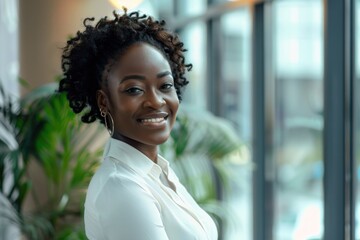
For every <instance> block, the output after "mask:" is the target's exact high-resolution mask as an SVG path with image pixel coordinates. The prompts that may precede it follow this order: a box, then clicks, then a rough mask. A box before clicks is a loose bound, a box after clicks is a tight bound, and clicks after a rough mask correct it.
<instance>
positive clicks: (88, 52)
mask: <svg viewBox="0 0 360 240" xmlns="http://www.w3.org/2000/svg"><path fill="white" fill-rule="evenodd" d="M124 10H125V13H124V14H122V15H119V14H117V13H116V12H114V13H113V14H114V19H113V20H108V19H107V17H104V18H101V19H100V20H99V21H98V22H97V23H96V24H95V26H92V25H91V22H93V21H94V20H95V19H94V18H86V19H85V20H84V22H83V24H84V26H85V30H84V31H83V32H80V31H78V32H77V33H76V36H75V37H72V38H71V39H69V40H68V41H67V45H66V47H65V48H64V49H63V54H62V70H63V77H62V79H61V80H60V84H59V92H66V94H67V99H68V100H69V104H70V107H71V108H72V109H73V111H74V112H75V113H80V112H82V111H83V110H84V109H86V110H85V113H83V115H82V117H81V120H82V121H83V122H85V123H91V122H94V121H95V120H96V119H99V120H100V122H102V123H104V120H103V118H102V117H101V115H100V110H99V108H98V106H97V101H96V91H97V90H99V89H100V86H101V84H102V83H106V82H104V81H106V79H107V74H108V72H109V68H111V65H112V64H113V63H114V62H115V61H116V60H117V59H118V57H119V56H121V54H122V53H123V52H124V51H125V50H126V49H127V48H128V47H129V46H131V45H132V44H134V43H138V42H145V43H148V44H150V45H152V46H154V47H156V48H157V49H158V50H160V51H161V52H162V53H163V55H164V56H165V58H166V59H167V60H168V62H169V64H170V67H171V70H172V74H173V77H174V85H175V89H176V93H177V95H178V98H179V100H181V93H182V89H183V87H184V86H185V85H187V84H188V81H187V79H186V77H185V76H184V75H185V72H186V71H190V70H191V68H192V65H191V64H186V63H185V58H184V54H183V53H184V52H185V51H186V49H184V47H183V46H184V44H183V43H182V42H181V41H180V40H179V38H178V36H177V35H176V34H175V33H172V32H170V31H169V30H167V29H165V28H164V26H165V21H156V20H154V19H153V18H152V17H150V16H147V15H145V14H142V15H140V13H139V12H132V13H129V14H128V13H127V11H126V9H124Z"/></svg>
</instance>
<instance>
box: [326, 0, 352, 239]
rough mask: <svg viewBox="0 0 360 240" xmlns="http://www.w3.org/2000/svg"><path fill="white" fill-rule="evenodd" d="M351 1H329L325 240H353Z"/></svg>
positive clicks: (327, 19)
mask: <svg viewBox="0 0 360 240" xmlns="http://www.w3.org/2000/svg"><path fill="white" fill-rule="evenodd" d="M350 1H351V0H344V1H338V0H326V1H324V11H325V14H324V16H325V19H324V24H325V28H324V29H325V38H324V39H325V73H324V76H325V79H324V98H325V99H324V109H325V110H324V111H325V112H324V119H325V123H324V170H325V171H324V173H325V176H324V224H325V226H324V239H326V240H338V239H346V240H350V239H354V234H353V232H354V229H353V226H351V225H352V224H353V220H351V215H353V214H352V213H350V212H351V211H352V210H354V209H353V204H352V203H351V202H352V184H351V183H352V181H351V179H352V172H351V170H350V168H351V165H352V164H353V161H354V160H353V156H352V137H351V132H352V120H351V119H352V111H351V102H352V100H351V98H352V96H351V85H352V80H351V74H349V73H351V70H349V69H351V67H350V68H349V67H347V66H348V65H349V64H350V65H351V64H352V63H351V62H352V61H351V58H350V57H349V53H350V51H349V50H351V49H348V48H349V47H350V46H349V43H350V42H351V41H350V42H349V37H350V36H351V35H352V33H351V32H352V31H349V30H351V28H349V24H350V22H351V21H349V19H347V18H348V17H349V16H348V15H347V14H348V12H346V10H347V7H348V5H347V4H349V3H350Z"/></svg>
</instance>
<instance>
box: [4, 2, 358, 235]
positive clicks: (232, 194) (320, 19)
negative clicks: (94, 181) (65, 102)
mask: <svg viewBox="0 0 360 240" xmlns="http://www.w3.org/2000/svg"><path fill="white" fill-rule="evenodd" d="M124 5H125V6H126V7H127V8H128V11H133V10H139V11H140V12H142V13H144V14H147V15H151V16H154V17H155V18H158V19H164V20H165V22H166V23H167V25H166V26H167V28H169V29H171V30H172V31H174V32H176V33H177V34H178V35H179V36H180V38H181V39H182V41H183V42H184V44H185V48H186V49H187V52H186V53H185V56H186V60H187V62H190V63H192V64H193V68H192V70H191V71H190V72H189V73H188V74H187V77H188V79H189V81H190V84H189V85H188V86H187V88H186V91H185V93H184V96H183V101H182V103H181V111H182V112H183V113H184V115H185V116H187V118H186V119H187V120H188V121H190V122H191V121H193V123H194V124H193V125H191V124H190V125H191V126H192V127H193V129H191V128H189V129H188V130H191V131H192V130H194V129H195V130H197V135H196V137H193V138H194V139H195V140H193V142H192V143H193V144H195V143H194V142H196V141H198V143H199V144H200V143H203V145H206V142H208V144H207V146H206V147H207V148H204V149H207V150H204V153H199V152H196V153H187V154H188V155H187V156H185V157H182V158H181V161H174V163H173V164H174V166H175V168H176V167H177V169H178V170H179V172H180V173H179V175H180V176H182V177H183V179H184V182H185V183H184V185H186V186H188V188H189V191H190V193H191V194H193V195H194V196H195V199H197V200H198V201H199V202H200V204H202V206H204V209H205V210H207V211H208V212H209V213H211V215H212V216H213V217H214V218H215V219H216V222H217V226H218V229H219V233H220V235H219V239H223V240H237V239H241V240H292V239H293V240H310V239H311V240H314V239H324V240H342V239H344V240H355V239H360V184H359V182H360V0H341V1H339V0H136V1H135V0H131V1H121V0H77V1H73V0H62V1H48V0H32V1H25V0H0V32H1V33H0V80H1V83H2V87H3V89H4V90H5V92H6V93H8V94H9V95H10V96H11V97H12V99H13V100H14V101H15V102H16V101H18V100H19V99H23V98H25V97H26V96H28V95H29V94H31V93H33V92H34V91H36V89H39V88H41V87H43V86H48V85H51V84H52V85H51V86H53V85H54V84H56V81H57V78H58V77H59V76H60V75H61V48H62V47H64V46H65V43H66V38H67V37H68V36H71V35H74V34H75V33H76V31H77V30H78V29H81V28H82V20H83V19H84V18H85V17H95V19H100V18H101V17H103V16H109V17H111V16H112V12H113V11H118V12H121V11H123V10H122V6H124ZM19 79H21V80H20V81H19ZM25 82H26V83H25ZM1 102H4V99H2V100H1V101H0V103H1ZM15 105H16V104H15ZM63 107H64V108H65V106H63ZM0 116H2V115H0ZM2 117H3V116H2ZM5 128H6V126H5ZM212 129H215V130H214V131H212ZM195 130H194V131H195ZM1 131H2V134H0V137H3V138H4V137H6V136H7V134H8V133H7V131H6V129H4V126H3V127H2V130H1ZM180 132H181V131H180ZM194 134H195V133H194ZM210 138H211V139H214V142H215V144H213V142H211V141H210V140H209V139H210ZM208 140H209V141H208ZM8 144H10V145H12V147H13V148H16V147H17V146H16V142H15V143H13V144H12V143H11V141H10V143H8ZM189 144H190V143H189ZM231 144H235V145H237V147H236V148H233V145H231ZM95 145H96V144H95ZM100 145H101V144H100ZM203 145H201V146H203ZM196 146H197V145H196ZM199 146H200V145H199ZM164 148H165V149H166V147H164ZM190 148H191V146H189V149H190ZM194 148H195V147H193V149H194ZM217 148H219V149H220V150H219V151H218V152H216V149H217ZM214 149H215V150H214ZM224 149H225V150H224ZM229 149H231V151H230V150H229ZM227 150H228V151H227ZM194 151H195V150H194ZM209 151H210V152H212V153H213V154H212V155H211V156H209V155H210V154H208V152H209ZM221 151H223V152H221ZM224 151H225V152H224ZM226 151H227V152H226ZM219 152H221V153H219ZM219 154H220V155H219ZM30 161H34V162H36V161H35V160H30ZM2 162H5V158H4V159H2ZM29 166H30V167H29V170H28V171H30V173H29V174H27V175H26V176H27V177H29V178H30V179H31V181H32V186H33V187H32V190H29V193H28V196H27V198H26V199H25V200H24V203H23V209H24V212H27V213H29V214H30V213H33V210H34V209H35V208H36V206H37V207H38V206H39V202H40V206H41V204H42V203H44V202H46V199H48V198H49V196H48V194H49V191H50V192H51V190H44V189H47V188H48V186H47V185H46V184H44V182H47V181H48V179H47V176H46V173H44V172H43V171H44V169H43V168H42V166H41V164H39V163H31V162H30V163H29ZM9 176H11V174H10V175H7V178H8V179H7V180H4V181H2V182H1V184H2V185H3V186H2V187H1V192H2V193H6V191H8V190H6V187H4V186H5V185H6V186H11V185H12V183H13V180H9V179H12V178H11V177H9ZM24 176H25V175H24ZM26 176H25V177H26ZM31 191H33V193H30V192H31ZM34 192H35V193H34ZM5 195H6V194H5ZM34 195H35V196H36V198H38V199H37V203H35V200H34V199H33V198H34ZM64 196H65V195H62V197H63V198H61V199H59V202H61V200H62V201H65V200H64ZM66 197H68V198H70V199H71V197H73V196H71V195H66ZM2 198H3V196H2ZM2 198H1V199H2ZM75 198H76V197H75ZM44 199H45V200H44ZM66 201H67V200H66ZM79 201H81V200H79ZM0 202H1V201H0ZM62 203H63V202H62ZM36 204H38V205H36ZM4 206H5V207H6V206H7V205H4ZM79 206H80V205H79ZM79 211H80V210H79ZM79 215H81V211H80V213H79ZM0 219H1V218H0ZM79 219H80V220H79ZM79 219H77V222H76V223H77V224H78V228H76V229H77V230H76V231H73V230H69V229H71V228H69V227H68V228H67V229H65V230H64V231H63V232H61V233H59V236H58V238H57V239H84V235H83V234H82V231H83V229H82V223H81V217H80V218H79ZM62 221H65V222H66V221H72V220H71V219H70V220H69V219H67V220H62ZM1 225H2V227H1ZM65 225H66V224H65ZM55 230H56V229H55ZM55 230H54V229H52V231H55ZM66 231H68V232H66ZM69 231H70V232H72V233H74V232H75V233H76V234H72V235H71V234H70V233H69ZM0 232H2V235H1V233H0V238H1V239H10V238H11V239H17V238H16V237H20V236H21V229H20V230H19V229H18V228H17V227H14V226H12V227H8V225H6V224H5V221H4V220H0ZM60 235H61V236H63V238H61V236H60ZM9 236H11V237H9ZM14 236H16V237H15V238H14ZM18 239H20V238H18Z"/></svg>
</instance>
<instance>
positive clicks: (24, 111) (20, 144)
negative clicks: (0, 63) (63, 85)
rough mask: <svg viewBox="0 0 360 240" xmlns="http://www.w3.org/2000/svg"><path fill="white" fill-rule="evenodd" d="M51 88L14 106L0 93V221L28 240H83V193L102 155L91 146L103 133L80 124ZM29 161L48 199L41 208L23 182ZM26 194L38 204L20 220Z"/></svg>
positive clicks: (28, 181)
mask: <svg viewBox="0 0 360 240" xmlns="http://www.w3.org/2000/svg"><path fill="white" fill-rule="evenodd" d="M56 87H57V84H55V83H54V84H48V85H45V86H42V87H40V88H38V89H36V90H34V91H32V92H31V93H30V94H29V95H27V96H26V97H25V98H23V99H22V100H19V101H16V100H14V99H11V97H10V96H7V94H6V93H5V91H4V90H3V89H2V87H0V90H1V91H0V93H1V97H2V101H1V102H0V103H1V104H0V112H1V118H0V124H1V127H2V128H3V129H5V130H6V133H5V134H4V135H1V136H0V157H1V158H0V160H1V161H0V174H1V175H0V191H1V192H0V193H1V195H2V196H3V198H1V199H2V201H0V204H1V205H2V206H4V208H1V209H5V210H6V211H2V212H0V216H2V217H3V218H4V217H5V218H7V220H8V221H10V222H12V223H13V224H15V225H17V227H18V228H19V229H20V231H21V232H22V233H23V235H25V236H26V237H27V238H29V239H85V237H84V236H85V235H84V231H83V225H82V209H83V202H84V195H85V191H84V189H85V187H86V186H87V185H88V184H89V181H90V178H91V176H92V175H93V173H94V171H95V169H96V167H97V165H98V163H99V158H100V154H101V151H100V150H98V149H99V148H97V147H96V146H94V145H93V144H96V142H95V141H94V140H95V139H100V142H101V141H102V138H101V136H102V133H103V131H102V130H101V128H100V127H99V125H96V124H95V125H93V126H92V127H91V126H89V125H84V124H81V123H80V119H79V118H78V117H76V116H75V114H74V113H73V112H72V111H71V109H70V108H69V107H68V103H67V99H66V97H65V95H64V94H58V93H55V89H56ZM4 132H5V131H4ZM100 144H101V143H100ZM101 145H102V144H101ZM30 161H36V162H37V163H38V165H39V166H40V168H41V169H42V171H43V174H44V175H45V176H46V179H47V181H46V183H45V184H44V185H43V186H40V187H41V188H42V191H44V190H45V191H46V192H47V194H48V196H49V198H48V199H47V201H46V203H45V204H43V203H40V202H38V201H36V200H37V196H36V193H35V191H34V188H36V187H39V186H32V185H33V184H32V181H31V178H29V177H28V176H26V175H27V174H28V165H29V162H30ZM6 182H7V183H6ZM8 185H9V186H8ZM6 186H8V187H7V188H6ZM31 186H32V189H30V187H31ZM30 190H31V191H30ZM30 192H32V197H33V198H34V200H35V202H36V203H37V204H36V206H35V209H34V211H33V212H32V213H30V214H25V213H24V211H23V208H22V206H23V203H24V199H25V197H26V196H29V193H30Z"/></svg>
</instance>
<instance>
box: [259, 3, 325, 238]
mask: <svg viewBox="0 0 360 240" xmlns="http://www.w3.org/2000/svg"><path fill="white" fill-rule="evenodd" d="M272 9H273V12H272V16H273V22H272V24H273V31H272V34H273V41H272V42H273V60H272V64H274V66H272V67H271V68H272V69H273V71H274V75H273V76H274V80H272V81H273V83H274V85H273V88H271V89H272V90H270V91H272V92H271V96H272V97H273V101H274V112H273V113H272V116H273V120H274V121H273V126H272V127H273V131H272V132H273V138H272V144H273V145H272V146H273V148H272V149H271V152H272V155H271V158H270V159H271V160H272V161H273V163H274V167H275V168H274V176H273V177H274V179H273V180H274V202H275V206H274V239H276V240H288V239H320V238H321V237H322V232H323V189H322V180H323V155H322V149H323V140H322V134H323V114H322V113H323V6H322V1H321V0H313V1H305V0H303V1H299V0H297V1H289V0H288V1H276V2H274V4H273V8H272ZM270 80H271V79H270ZM266 91H269V89H267V90H266ZM290 236H291V238H290Z"/></svg>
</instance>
